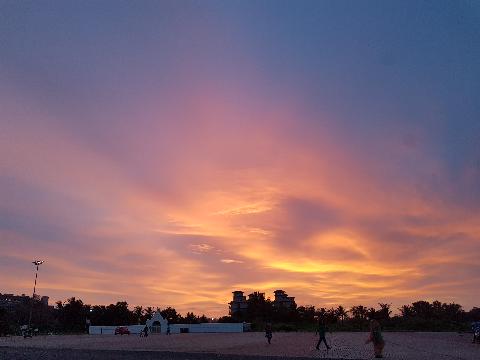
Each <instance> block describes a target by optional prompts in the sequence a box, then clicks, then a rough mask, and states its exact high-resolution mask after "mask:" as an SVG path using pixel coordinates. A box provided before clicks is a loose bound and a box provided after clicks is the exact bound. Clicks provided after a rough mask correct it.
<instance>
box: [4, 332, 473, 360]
mask: <svg viewBox="0 0 480 360" xmlns="http://www.w3.org/2000/svg"><path fill="white" fill-rule="evenodd" d="M367 335H368V334H367V333H334V334H328V335H327V340H328V341H329V343H331V345H332V349H331V350H330V351H328V352H327V351H326V349H325V348H321V350H316V349H315V344H316V339H317V338H316V337H315V336H314V334H312V333H274V336H273V340H272V344H271V345H268V344H267V343H266V339H265V338H264V336H263V334H262V333H240V334H175V335H171V336H166V335H151V336H149V337H148V338H141V337H139V336H137V335H123V336H120V335H117V336H115V335H64V336H60V335H56V336H38V337H35V338H32V339H23V338H21V337H10V338H0V359H3V358H5V359H7V358H9V359H10V358H18V359H37V358H38V359H57V358H58V359H60V358H69V359H94V358H96V357H95V356H94V355H92V354H93V353H94V352H95V351H97V352H98V351H99V350H110V351H107V352H101V353H102V354H103V355H102V356H101V357H98V358H99V359H100V358H102V359H103V358H105V359H109V358H112V359H114V358H118V359H124V358H125V359H130V358H132V359H135V358H138V357H140V358H142V359H150V358H160V359H170V358H172V359H173V358H175V359H197V358H198V359H205V356H207V357H206V358H211V357H212V356H214V355H213V354H223V355H228V354H235V355H244V356H245V357H246V356H247V355H248V356H252V359H253V358H258V357H265V356H266V357H271V356H280V357H284V358H285V357H296V358H325V359H326V358H329V359H371V358H373V349H372V346H371V344H369V345H365V344H364V342H365V339H366V338H367ZM384 338H385V342H386V346H385V351H384V355H385V358H388V359H438V360H447V359H456V360H460V359H465V360H474V359H475V360H479V359H480V345H479V344H472V343H471V342H470V341H471V336H470V334H457V333H384ZM69 349H78V350H82V351H83V352H82V351H77V352H75V351H71V350H69ZM114 351H117V352H116V354H117V356H113V357H110V356H106V354H113V353H114ZM145 351H146V352H145ZM170 352H174V354H172V353H170ZM2 353H3V358H2ZM35 353H36V354H37V356H36V357H35V356H33V357H32V356H30V355H31V354H35ZM48 353H50V355H51V356H50V357H48V356H47V355H45V357H43V355H42V356H40V354H48ZM67 353H68V354H70V355H67ZM185 353H190V354H191V356H188V354H185ZM192 353H195V354H192ZM15 354H16V355H15ZM22 354H24V357H21V356H23V355H22ZM29 354H30V355H29ZM54 354H57V355H58V357H57V356H54ZM82 354H83V355H82ZM86 354H90V355H86ZM99 354H100V353H97V355H99ZM135 354H136V356H135ZM169 354H170V355H169ZM77 355H78V356H80V357H76V356H77ZM208 355H210V357H209V356H208ZM29 356H30V357H29ZM122 356H126V357H122ZM151 356H153V357H151ZM230 358H239V357H237V356H219V357H218V359H230ZM240 358H241V357H240Z"/></svg>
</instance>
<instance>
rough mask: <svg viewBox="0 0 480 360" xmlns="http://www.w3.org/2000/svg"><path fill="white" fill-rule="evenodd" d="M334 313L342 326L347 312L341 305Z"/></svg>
mask: <svg viewBox="0 0 480 360" xmlns="http://www.w3.org/2000/svg"><path fill="white" fill-rule="evenodd" d="M336 313H337V316H338V318H339V319H340V321H341V323H342V326H343V322H344V321H345V318H346V317H347V316H348V313H347V310H345V308H344V307H343V306H342V305H339V306H338V307H337V309H336Z"/></svg>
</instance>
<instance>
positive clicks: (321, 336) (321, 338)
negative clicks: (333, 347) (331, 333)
mask: <svg viewBox="0 0 480 360" xmlns="http://www.w3.org/2000/svg"><path fill="white" fill-rule="evenodd" d="M327 331H328V326H327V325H326V324H325V321H324V320H321V319H320V320H319V321H318V329H317V333H318V342H317V346H315V348H316V349H317V350H320V344H321V343H322V342H324V343H325V346H326V347H327V350H330V346H329V345H328V344H327V339H326V338H325V335H326V334H327Z"/></svg>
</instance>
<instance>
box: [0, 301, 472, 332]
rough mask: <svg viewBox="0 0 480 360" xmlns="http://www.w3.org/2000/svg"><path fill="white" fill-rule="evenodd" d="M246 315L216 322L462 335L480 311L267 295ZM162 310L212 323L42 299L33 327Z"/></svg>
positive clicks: (115, 321)
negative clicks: (281, 302) (295, 300)
mask: <svg viewBox="0 0 480 360" xmlns="http://www.w3.org/2000/svg"><path fill="white" fill-rule="evenodd" d="M30 301H31V299H29V298H26V300H25V301H23V302H20V303H18V304H16V305H15V306H14V307H13V308H9V309H5V308H0V336H1V335H6V334H19V332H20V326H22V325H25V324H28V317H29V312H30V306H31V302H30ZM247 302H248V308H247V310H246V311H245V312H239V313H235V314H234V315H233V316H223V317H221V318H219V319H215V321H218V322H243V321H246V322H249V323H251V324H252V329H253V330H262V329H263V328H264V325H265V322H266V321H271V322H272V323H273V328H274V331H298V330H314V329H315V327H316V324H317V321H318V319H319V318H321V319H324V320H325V321H326V322H327V323H328V326H329V327H330V329H331V330H333V331H364V330H367V328H368V322H369V320H370V319H377V320H379V321H380V323H381V324H382V327H383V328H384V329H385V330H397V331H408V330H415V331H464V330H468V329H469V327H470V323H471V322H473V321H479V320H480V308H478V307H474V308H473V309H471V310H470V311H465V310H464V309H463V308H462V306H461V305H459V304H455V303H449V304H448V303H442V302H440V301H433V302H431V303H430V302H428V301H417V302H414V303H412V304H410V305H403V306H401V307H400V308H399V309H398V313H396V314H393V309H392V307H391V304H385V303H380V304H378V306H377V307H375V308H374V307H366V306H363V305H356V306H352V307H351V308H344V307H343V306H337V307H331V308H323V307H320V308H316V307H315V306H309V305H307V306H299V307H297V306H293V307H291V308H276V307H275V306H274V305H273V302H272V301H271V300H270V299H265V297H264V295H263V293H253V294H251V296H249V299H248V300H247ZM157 310H159V311H160V313H161V314H162V316H163V317H164V318H165V319H166V320H167V321H168V322H169V323H171V324H175V323H190V324H195V323H202V322H209V320H210V319H208V318H207V317H206V316H205V315H201V316H197V315H195V314H193V313H192V312H188V313H187V314H185V316H182V315H181V314H179V313H178V312H177V311H176V310H175V309H174V308H172V307H167V308H165V309H159V308H153V307H146V308H143V307H141V306H136V307H134V308H133V309H130V308H129V307H128V304H127V302H125V301H121V302H117V303H116V304H110V305H106V306H105V305H88V304H84V303H83V301H82V300H80V299H76V298H74V297H72V298H70V299H67V300H66V301H63V302H61V301H58V302H57V303H56V304H55V306H47V305H45V304H44V303H42V302H41V301H39V300H38V299H36V300H35V301H34V308H33V313H32V326H33V327H34V328H38V329H39V332H40V333H81V332H85V331H86V330H87V323H88V322H89V323H90V325H132V324H145V322H146V321H147V320H148V319H150V318H151V317H152V316H153V314H154V313H155V312H156V311H157Z"/></svg>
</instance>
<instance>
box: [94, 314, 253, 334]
mask: <svg viewBox="0 0 480 360" xmlns="http://www.w3.org/2000/svg"><path fill="white" fill-rule="evenodd" d="M146 325H147V326H148V329H149V331H150V334H166V333H167V327H168V326H169V325H168V322H167V320H165V319H164V318H163V316H162V315H161V314H160V312H158V311H157V312H156V313H155V314H154V315H153V316H152V318H151V319H150V320H147V323H146ZM126 327H127V328H128V330H130V333H132V334H140V332H141V331H142V330H143V328H144V327H145V325H130V326H126ZM115 328H117V326H90V328H89V334H90V335H100V334H114V333H115ZM248 330H250V324H246V323H201V324H171V325H170V333H172V334H179V333H239V332H244V331H248Z"/></svg>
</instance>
